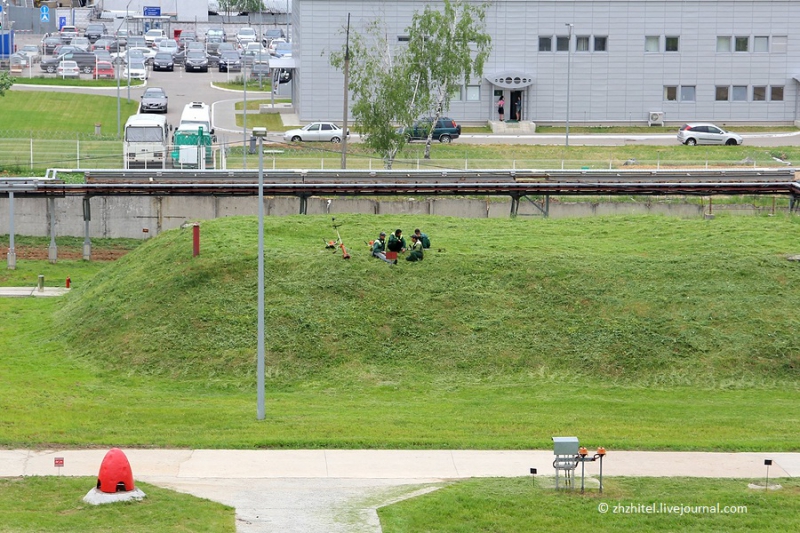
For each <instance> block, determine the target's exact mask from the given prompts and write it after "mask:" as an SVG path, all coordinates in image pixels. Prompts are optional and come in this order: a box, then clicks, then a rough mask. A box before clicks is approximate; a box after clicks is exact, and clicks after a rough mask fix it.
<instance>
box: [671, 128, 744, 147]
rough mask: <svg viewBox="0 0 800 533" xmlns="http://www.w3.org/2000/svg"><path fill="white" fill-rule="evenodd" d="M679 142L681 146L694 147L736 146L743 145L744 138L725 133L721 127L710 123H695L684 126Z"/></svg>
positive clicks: (679, 135)
mask: <svg viewBox="0 0 800 533" xmlns="http://www.w3.org/2000/svg"><path fill="white" fill-rule="evenodd" d="M678 141H679V142H680V143H681V144H688V145H689V146H694V145H696V144H726V145H728V146H735V145H737V144H742V141H743V139H742V137H741V136H740V135H737V134H736V133H733V132H730V131H725V130H723V129H722V128H720V127H719V126H715V125H714V124H710V123H708V122H695V123H691V124H684V125H683V126H681V129H680V131H679V132H678Z"/></svg>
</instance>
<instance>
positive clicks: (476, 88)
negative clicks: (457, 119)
mask: <svg viewBox="0 0 800 533" xmlns="http://www.w3.org/2000/svg"><path fill="white" fill-rule="evenodd" d="M480 99H481V86H480V85H467V102H479V101H480Z"/></svg>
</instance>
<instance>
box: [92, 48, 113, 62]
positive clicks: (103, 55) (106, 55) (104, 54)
mask: <svg viewBox="0 0 800 533" xmlns="http://www.w3.org/2000/svg"><path fill="white" fill-rule="evenodd" d="M92 53H93V54H94V56H95V57H96V58H97V60H98V61H108V62H109V63H113V62H114V58H113V57H112V56H111V52H109V51H108V50H95V51H94V52H92Z"/></svg>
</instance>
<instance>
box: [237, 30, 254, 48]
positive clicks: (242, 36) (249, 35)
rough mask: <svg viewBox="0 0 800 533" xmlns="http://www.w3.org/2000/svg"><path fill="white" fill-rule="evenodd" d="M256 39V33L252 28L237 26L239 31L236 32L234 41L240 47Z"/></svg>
mask: <svg viewBox="0 0 800 533" xmlns="http://www.w3.org/2000/svg"><path fill="white" fill-rule="evenodd" d="M256 40H258V34H257V33H256V30H254V29H253V28H239V31H238V32H236V42H237V43H239V46H241V47H244V46H246V45H247V43H252V42H254V41H256Z"/></svg>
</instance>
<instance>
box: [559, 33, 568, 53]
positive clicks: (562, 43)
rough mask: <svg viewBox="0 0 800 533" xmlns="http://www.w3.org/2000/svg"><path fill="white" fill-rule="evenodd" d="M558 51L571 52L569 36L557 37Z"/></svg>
mask: <svg viewBox="0 0 800 533" xmlns="http://www.w3.org/2000/svg"><path fill="white" fill-rule="evenodd" d="M556 52H569V37H556Z"/></svg>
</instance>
